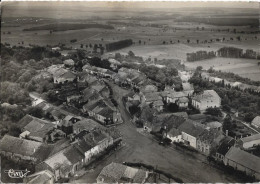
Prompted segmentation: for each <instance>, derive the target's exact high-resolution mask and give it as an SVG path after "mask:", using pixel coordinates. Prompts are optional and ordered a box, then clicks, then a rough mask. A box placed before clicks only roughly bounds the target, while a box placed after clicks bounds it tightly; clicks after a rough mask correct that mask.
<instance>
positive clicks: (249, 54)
mask: <svg viewBox="0 0 260 184" xmlns="http://www.w3.org/2000/svg"><path fill="white" fill-rule="evenodd" d="M217 53H218V56H220V57H229V58H248V59H260V55H258V54H257V52H255V51H254V50H252V49H247V50H246V51H245V52H244V51H243V49H240V48H235V47H222V48H220V49H219V50H218V51H217Z"/></svg>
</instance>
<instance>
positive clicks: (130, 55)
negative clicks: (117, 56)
mask: <svg viewBox="0 0 260 184" xmlns="http://www.w3.org/2000/svg"><path fill="white" fill-rule="evenodd" d="M128 56H129V57H131V58H133V57H135V54H134V53H133V51H131V50H130V51H129V52H128Z"/></svg>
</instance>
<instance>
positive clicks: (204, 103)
mask: <svg viewBox="0 0 260 184" xmlns="http://www.w3.org/2000/svg"><path fill="white" fill-rule="evenodd" d="M220 105H221V98H220V97H219V95H218V94H217V93H216V92H215V91H214V90H206V91H204V92H203V93H202V94H198V95H195V96H194V97H192V106H193V107H194V108H196V109H198V110H200V111H205V110H206V109H207V108H210V107H212V108H214V107H220Z"/></svg>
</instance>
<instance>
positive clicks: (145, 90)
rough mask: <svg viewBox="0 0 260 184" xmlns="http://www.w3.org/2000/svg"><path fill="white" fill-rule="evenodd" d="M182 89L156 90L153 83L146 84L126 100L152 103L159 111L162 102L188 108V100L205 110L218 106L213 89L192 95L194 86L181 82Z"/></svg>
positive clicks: (216, 96) (219, 102) (194, 105)
mask: <svg viewBox="0 0 260 184" xmlns="http://www.w3.org/2000/svg"><path fill="white" fill-rule="evenodd" d="M183 86H184V87H183V91H179V92H177V91H174V90H167V91H161V92H158V89H157V87H156V86H154V85H151V84H150V85H146V86H143V87H142V88H140V93H130V94H129V95H128V96H127V99H128V101H130V102H131V101H139V102H140V103H141V104H145V105H149V104H152V105H153V107H154V108H155V109H157V110H158V111H159V112H162V111H163V108H164V102H165V103H166V104H169V103H175V104H177V105H178V107H179V108H180V109H186V108H188V104H189V102H191V104H192V106H193V107H194V108H196V109H198V110H200V111H202V112H203V111H205V110H206V109H207V108H210V107H220V106H221V98H220V97H219V95H218V94H217V93H216V92H215V91H214V90H205V91H203V92H201V93H199V94H195V95H193V92H194V88H193V86H192V85H191V84H189V83H184V84H183Z"/></svg>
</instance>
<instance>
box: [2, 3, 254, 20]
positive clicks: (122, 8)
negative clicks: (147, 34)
mask: <svg viewBox="0 0 260 184" xmlns="http://www.w3.org/2000/svg"><path fill="white" fill-rule="evenodd" d="M1 6H2V17H3V18H4V17H45V18H57V19H61V18H71V19H78V18H83V19H85V18H86V17H91V16H101V17H102V16H106V15H107V14H106V15H105V14H102V15H100V14H99V13H100V11H101V12H109V14H108V15H110V16H114V17H115V16H119V15H120V16H121V15H123V14H125V15H124V16H130V15H129V12H139V13H141V12H143V11H144V12H145V11H146V12H147V11H148V12H149V11H151V13H152V12H153V11H162V12H163V11H167V12H171V11H173V12H174V11H176V10H179V9H178V8H184V11H185V8H189V10H192V8H194V9H195V8H196V9H197V8H203V9H199V11H201V12H204V10H207V11H210V9H209V8H217V7H219V8H220V10H222V12H223V11H224V10H223V8H233V9H234V10H235V11H233V13H240V12H241V11H240V9H239V8H249V9H247V10H245V11H243V12H244V13H255V14H256V13H257V12H258V11H257V8H259V3H258V2H169V1H168V2H162V1H161V2H154V1H150V2H145V1H142V2H130V1H128V2H118V1H117V2H111V1H110V2H109V1H103V2H98V1H95V2H86V1H85V2H79V1H77V2H71V1H70V2H64V1H56V2H50V1H48V2H37V1H34V2H32V1H30V2H28V1H19V2H10V1H9V2H7V1H4V2H2V4H1ZM99 10H100V11H99ZM252 10H253V11H252ZM115 12H118V14H116V13H115ZM119 12H121V13H119ZM220 13H221V12H220Z"/></svg>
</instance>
